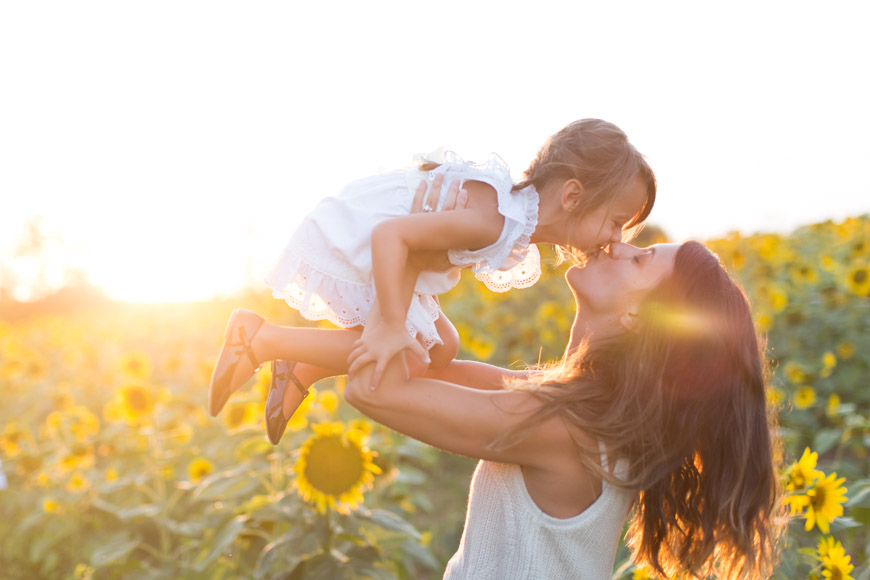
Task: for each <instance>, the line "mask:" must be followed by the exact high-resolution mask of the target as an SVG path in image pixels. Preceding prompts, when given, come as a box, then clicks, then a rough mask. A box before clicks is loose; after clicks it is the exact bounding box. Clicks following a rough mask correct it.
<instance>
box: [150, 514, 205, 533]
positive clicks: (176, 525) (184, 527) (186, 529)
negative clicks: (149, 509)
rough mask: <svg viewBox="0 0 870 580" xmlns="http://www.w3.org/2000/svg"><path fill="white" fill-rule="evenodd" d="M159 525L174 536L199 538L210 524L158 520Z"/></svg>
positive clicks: (198, 521)
mask: <svg viewBox="0 0 870 580" xmlns="http://www.w3.org/2000/svg"><path fill="white" fill-rule="evenodd" d="M157 523H158V524H160V525H161V526H163V528H165V529H166V530H168V531H170V532H172V533H173V534H177V535H179V536H186V537H188V538H197V537H199V536H201V535H202V534H203V532H205V530H207V529H208V524H207V523H206V522H203V521H200V520H187V521H183V522H179V521H176V520H173V519H170V518H158V519H157Z"/></svg>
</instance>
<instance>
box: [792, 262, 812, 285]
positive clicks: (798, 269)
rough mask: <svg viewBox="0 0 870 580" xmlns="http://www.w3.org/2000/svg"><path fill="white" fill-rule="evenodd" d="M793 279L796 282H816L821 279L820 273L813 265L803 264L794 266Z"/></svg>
mask: <svg viewBox="0 0 870 580" xmlns="http://www.w3.org/2000/svg"><path fill="white" fill-rule="evenodd" d="M791 279H792V280H794V283H795V284H815V283H816V282H818V281H819V273H818V272H817V271H816V270H815V269H814V268H813V267H811V266H807V265H806V264H801V265H799V266H794V267H792V269H791Z"/></svg>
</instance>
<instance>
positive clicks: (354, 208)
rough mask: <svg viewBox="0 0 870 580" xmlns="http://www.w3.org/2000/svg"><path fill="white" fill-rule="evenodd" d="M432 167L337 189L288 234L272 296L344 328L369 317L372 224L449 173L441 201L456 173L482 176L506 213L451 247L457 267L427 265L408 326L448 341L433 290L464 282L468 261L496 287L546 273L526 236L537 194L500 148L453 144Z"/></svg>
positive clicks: (465, 177)
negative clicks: (473, 151)
mask: <svg viewBox="0 0 870 580" xmlns="http://www.w3.org/2000/svg"><path fill="white" fill-rule="evenodd" d="M442 156H443V158H442V159H427V160H432V161H436V162H440V163H441V165H440V166H439V167H438V168H437V169H434V170H432V171H429V172H421V171H419V170H416V169H414V170H409V171H401V172H394V173H386V174H383V175H376V176H373V177H367V178H364V179H360V180H358V181H354V182H352V183H350V184H349V185H347V186H346V187H345V188H344V189H343V190H342V191H341V192H340V193H339V194H338V195H336V196H333V197H327V198H325V199H323V200H322V201H321V202H320V203H319V204H318V205H317V206H316V207H315V208H314V210H313V211H312V212H311V213H310V214H309V215H307V216H306V217H305V218H304V219H303V220H302V222H301V223H300V224H299V227H298V228H297V229H296V231H295V232H294V234H293V236H292V237H291V238H290V241H289V243H288V244H287V247H286V248H285V249H284V251H283V253H282V254H281V257H280V258H279V260H278V262H277V263H276V264H275V266H274V267H273V268H272V270H271V271H270V273H269V274H268V275H267V276H266V284H267V285H268V286H269V287H270V288H271V289H272V295H273V296H274V297H275V298H281V299H283V300H286V301H287V303H288V304H289V305H290V306H291V307H293V308H295V309H297V310H299V312H300V313H301V314H302V316H303V317H305V318H307V319H309V320H324V319H325V320H329V321H331V322H332V323H333V324H336V325H337V326H340V327H343V328H350V327H353V326H359V325H363V326H364V325H365V324H366V322H367V320H368V317H369V313H370V312H371V308H372V306H373V305H374V303H375V300H376V298H375V287H374V281H373V278H372V253H371V235H372V229H373V228H374V226H375V225H376V224H378V223H379V222H381V221H383V220H386V219H390V218H394V217H400V216H405V215H408V214H409V213H410V211H411V203H412V201H413V198H414V194H415V192H416V191H417V186H418V185H419V184H420V182H421V181H422V180H427V179H428V180H429V181H431V180H432V179H434V177H435V176H436V175H438V174H443V175H444V181H443V185H442V190H441V193H440V197H439V207H440V205H441V204H443V202H444V198H445V196H446V192H447V190H448V189H449V186H450V184H451V183H453V182H454V181H455V180H460V181H461V182H465V181H482V182H484V183H487V184H489V185H491V186H492V187H493V188H494V189H495V191H496V193H497V195H498V211H499V213H500V214H502V215H503V216H504V217H505V221H504V228H503V229H502V232H501V235H500V236H499V238H498V240H497V241H496V242H495V243H494V244H492V245H491V246H488V247H486V248H483V249H480V250H476V251H471V250H449V251H448V259H449V261H450V263H451V264H452V265H453V268H451V269H450V270H447V271H444V272H422V273H421V274H420V276H419V278H418V279H417V284H416V286H415V295H414V297H413V299H412V301H411V305H410V308H409V309H408V317H407V322H406V326H407V329H408V332H409V333H410V334H411V335H412V336H418V335H419V336H420V337H421V338H422V340H423V342H424V344H425V345H426V348H431V347H432V346H433V345H434V344H443V341H442V340H441V338H440V337H439V336H438V333H437V331H436V330H435V320H437V319H438V316H439V315H440V312H441V310H440V308H439V306H438V301H437V300H436V299H435V298H434V296H436V295H438V294H442V293H444V292H446V291H448V290H450V289H451V288H453V286H455V285H456V284H457V282H459V269H460V268H466V267H471V268H472V269H473V271H474V274H475V276H476V277H477V278H478V279H479V280H481V281H482V282H483V283H484V284H486V286H487V287H488V288H489V289H490V290H493V291H495V292H505V291H507V290H509V289H511V288H525V287H528V286H531V285H532V284H534V283H535V282H537V280H538V278H539V277H540V275H541V265H540V256H539V254H538V250H537V248H536V247H535V246H534V245H530V243H529V238H530V236H531V234H532V232H533V231H534V230H535V226H536V225H537V221H538V194H537V192H536V191H535V189H534V188H533V187H527V188H524V189H522V190H519V191H512V188H513V185H514V184H513V181H512V179H511V176H510V170H509V169H508V167H507V165H506V164H505V163H504V161H502V160H501V158H500V157H498V156H497V155H494V154H493V155H491V156H490V157H489V158H488V159H487V160H486V162H484V163H481V164H475V163H472V162H468V161H464V160H463V159H462V158H460V157H459V156H458V155H456V154H455V153H453V152H450V151H447V152H444V153H443V154H442Z"/></svg>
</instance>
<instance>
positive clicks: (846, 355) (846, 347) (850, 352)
mask: <svg viewBox="0 0 870 580" xmlns="http://www.w3.org/2000/svg"><path fill="white" fill-rule="evenodd" d="M837 354H838V355H840V358H841V359H843V360H849V359H850V358H852V357H853V356H855V345H854V344H852V343H851V342H849V341H848V340H845V341H843V342H841V343H840V344H838V345H837Z"/></svg>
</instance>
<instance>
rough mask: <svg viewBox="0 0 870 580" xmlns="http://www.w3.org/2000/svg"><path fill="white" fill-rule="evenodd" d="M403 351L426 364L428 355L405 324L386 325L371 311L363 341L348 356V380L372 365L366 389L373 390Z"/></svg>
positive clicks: (387, 323)
mask: <svg viewBox="0 0 870 580" xmlns="http://www.w3.org/2000/svg"><path fill="white" fill-rule="evenodd" d="M403 350H410V351H411V354H412V355H414V356H416V357H419V358H420V359H421V360H422V361H423V362H424V364H427V365H428V364H429V353H428V352H427V351H426V349H425V348H423V345H421V344H420V343H419V342H417V341H416V340H415V339H414V338H413V337H411V335H410V334H409V333H408V330H407V329H406V328H405V325H404V323H389V322H387V321H386V320H384V319H382V318H381V317H380V316H378V315H377V314H376V313H375V312H374V311H373V312H372V316H370V317H369V322H368V324H366V326H365V328H364V329H363V333H362V337H360V339H359V340H357V341H356V342H355V343H354V344H353V348H352V349H351V351H350V355H349V356H348V363H349V366H348V369H347V375H348V377H353V376H354V375H355V374H356V373H357V372H359V371H360V370H361V369H363V368H364V367H365V366H366V365H370V364H372V363H374V371H373V373H372V375H371V379H370V380H369V387H370V388H371V389H374V388H376V387H377V386H378V384H380V382H381V377H383V374H384V370H386V368H387V365H388V364H389V362H390V361H391V360H392V359H393V357H395V356H396V355H397V354H399V353H400V352H402V351H403Z"/></svg>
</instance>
